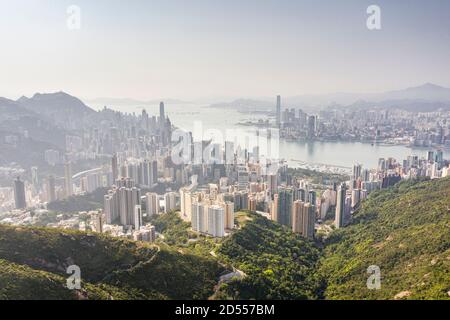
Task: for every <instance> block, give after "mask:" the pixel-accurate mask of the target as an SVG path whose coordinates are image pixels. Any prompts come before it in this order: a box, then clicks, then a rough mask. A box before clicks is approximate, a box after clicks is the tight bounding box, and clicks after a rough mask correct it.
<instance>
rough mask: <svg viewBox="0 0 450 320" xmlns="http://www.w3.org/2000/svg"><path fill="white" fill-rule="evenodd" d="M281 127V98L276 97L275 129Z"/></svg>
mask: <svg viewBox="0 0 450 320" xmlns="http://www.w3.org/2000/svg"><path fill="white" fill-rule="evenodd" d="M280 125H281V96H277V127H280Z"/></svg>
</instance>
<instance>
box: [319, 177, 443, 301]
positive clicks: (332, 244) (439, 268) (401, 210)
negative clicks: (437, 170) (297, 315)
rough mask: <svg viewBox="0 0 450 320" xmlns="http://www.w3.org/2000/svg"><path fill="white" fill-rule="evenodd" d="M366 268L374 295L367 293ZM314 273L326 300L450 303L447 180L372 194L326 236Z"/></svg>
mask: <svg viewBox="0 0 450 320" xmlns="http://www.w3.org/2000/svg"><path fill="white" fill-rule="evenodd" d="M371 265H376V266H379V267H380V270H381V289H380V290H368V289H367V285H366V282H367V279H368V277H369V274H368V273H367V268H368V267H369V266H371ZM319 271H320V273H321V274H322V275H323V276H324V277H326V278H327V279H328V280H327V282H328V283H327V289H326V291H325V298H327V299H398V298H402V297H403V298H409V299H450V296H449V295H448V291H450V282H449V275H450V178H446V179H439V180H433V181H425V182H412V181H407V182H402V183H400V184H398V185H396V186H394V187H392V188H390V189H387V190H383V191H379V192H376V193H373V194H372V195H371V196H370V198H369V200H367V201H366V202H365V203H364V204H363V206H362V208H361V210H360V211H359V212H358V213H357V214H356V215H355V220H354V222H353V224H352V225H351V226H348V227H346V228H344V229H341V230H338V231H336V232H334V233H332V235H331V237H330V238H329V239H328V243H327V245H326V248H325V251H324V255H323V259H322V261H321V267H320V270H319Z"/></svg>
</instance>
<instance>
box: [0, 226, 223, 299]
mask: <svg viewBox="0 0 450 320" xmlns="http://www.w3.org/2000/svg"><path fill="white" fill-rule="evenodd" d="M0 259H2V260H4V261H5V263H13V264H10V266H13V267H15V269H17V270H18V271H21V272H22V271H23V272H22V274H24V275H25V276H23V277H22V278H27V277H28V278H29V279H36V281H34V282H33V283H35V284H38V283H39V281H41V280H42V279H41V278H40V277H39V276H40V275H44V273H39V272H38V271H44V272H47V273H46V274H45V275H47V274H49V275H51V276H53V277H54V279H56V280H54V281H53V282H52V284H51V285H52V286H55V285H56V283H57V282H59V283H63V284H65V281H62V282H61V281H59V280H61V277H63V278H64V279H66V278H67V277H68V275H67V274H66V270H67V267H68V266H70V265H77V266H79V267H80V269H81V277H82V280H83V281H85V282H87V283H91V284H92V285H94V286H96V287H97V288H99V289H100V288H102V287H104V286H106V287H108V286H112V287H114V288H117V289H120V290H121V291H123V292H125V293H126V294H124V295H123V296H122V297H119V298H133V299H193V298H196V299H206V298H208V297H209V296H210V295H211V294H212V292H213V287H214V285H215V284H216V280H217V278H218V276H219V274H220V272H221V271H222V268H221V267H220V266H219V265H218V264H217V263H216V262H215V261H213V260H211V259H209V260H208V259H204V258H202V257H199V256H194V255H189V254H182V253H180V252H177V251H176V250H174V249H171V248H163V249H160V248H159V247H157V246H152V245H149V244H145V243H140V242H134V241H128V240H124V239H117V238H110V237H107V236H104V235H100V234H86V233H81V232H76V231H66V230H64V231H61V230H57V229H46V228H23V227H10V226H0ZM19 267H23V268H22V269H19ZM19 273H20V272H18V274H19ZM10 275H11V273H10ZM4 277H6V278H2V279H3V281H5V282H7V281H10V279H11V278H10V276H8V275H4ZM57 280H58V281H57ZM24 283H25V282H24ZM48 285H50V283H49V284H48ZM37 288H38V287H36V289H37ZM62 289H63V288H61V290H62ZM35 292H37V291H35ZM5 295H6V293H5ZM62 296H63V297H67V294H66V295H62ZM41 297H42V296H40V295H39V296H37V297H36V298H41ZM94 298H105V295H101V294H98V295H96V296H94Z"/></svg>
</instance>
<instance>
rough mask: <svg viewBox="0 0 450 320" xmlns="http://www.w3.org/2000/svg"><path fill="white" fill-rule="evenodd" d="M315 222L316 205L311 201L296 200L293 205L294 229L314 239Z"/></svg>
mask: <svg viewBox="0 0 450 320" xmlns="http://www.w3.org/2000/svg"><path fill="white" fill-rule="evenodd" d="M315 222H316V214H315V207H314V206H313V205H312V204H311V203H305V202H303V201H300V200H297V201H295V202H294V204H293V207H292V231H293V232H296V233H299V234H301V235H302V236H303V237H305V238H308V239H313V238H314V227H315Z"/></svg>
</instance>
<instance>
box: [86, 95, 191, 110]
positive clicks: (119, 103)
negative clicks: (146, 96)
mask: <svg viewBox="0 0 450 320" xmlns="http://www.w3.org/2000/svg"><path fill="white" fill-rule="evenodd" d="M85 101H86V102H87V103H89V104H90V105H91V106H92V107H94V108H95V109H96V110H100V109H102V108H103V107H105V106H106V107H109V108H112V109H114V110H121V111H128V112H129V110H130V108H151V107H155V108H159V103H160V102H161V101H164V103H166V104H190V103H192V102H189V101H184V100H178V99H161V100H156V99H155V100H137V99H129V98H95V99H85ZM136 111H137V110H136Z"/></svg>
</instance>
